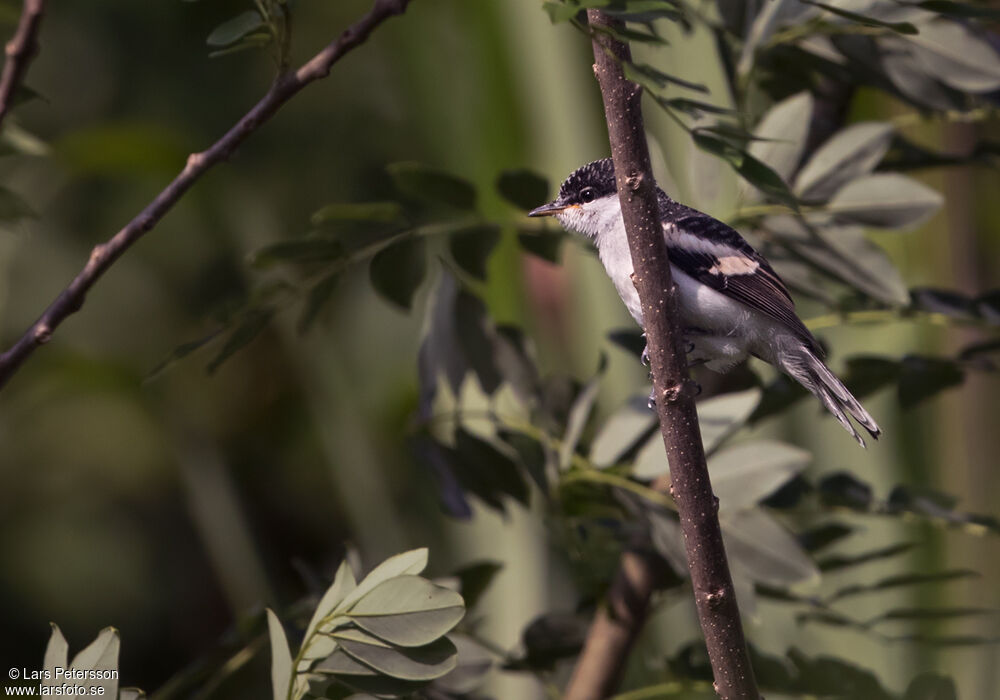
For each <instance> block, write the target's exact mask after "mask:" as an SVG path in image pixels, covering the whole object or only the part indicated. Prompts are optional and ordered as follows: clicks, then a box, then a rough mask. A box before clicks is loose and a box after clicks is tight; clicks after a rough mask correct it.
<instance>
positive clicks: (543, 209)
mask: <svg viewBox="0 0 1000 700" xmlns="http://www.w3.org/2000/svg"><path fill="white" fill-rule="evenodd" d="M528 216H554V217H556V218H557V219H558V220H559V223H560V224H562V225H563V228H565V229H567V230H569V231H575V232H576V233H581V234H583V235H585V236H587V237H589V238H594V237H595V236H596V235H597V233H598V231H601V230H603V229H604V228H605V227H608V226H612V225H614V223H615V220H616V219H617V218H620V217H621V205H620V204H619V202H618V189H617V187H616V186H615V166H614V164H613V163H612V162H611V159H610V158H604V159H603V160H595V161H594V162H593V163H587V164H586V165H584V166H583V167H580V168H577V169H576V170H575V171H574V172H573V173H572V174H571V175H570V176H569V177H568V178H566V181H565V182H563V184H562V186H561V187H560V188H559V196H558V197H556V198H555V199H554V200H553V201H551V202H549V203H548V204H543V205H542V206H540V207H538V208H537V209H533V210H531V211H530V212H528Z"/></svg>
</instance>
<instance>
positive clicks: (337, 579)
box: [304, 559, 358, 640]
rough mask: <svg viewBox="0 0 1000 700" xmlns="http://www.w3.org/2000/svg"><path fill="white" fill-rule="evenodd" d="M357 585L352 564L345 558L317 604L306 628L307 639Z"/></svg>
mask: <svg viewBox="0 0 1000 700" xmlns="http://www.w3.org/2000/svg"><path fill="white" fill-rule="evenodd" d="M357 585H358V584H357V582H356V581H355V580H354V572H353V571H351V565H350V564H348V563H347V560H346V559H345V560H344V561H342V562H340V566H339V567H338V568H337V574H336V576H334V578H333V583H332V584H331V585H330V587H329V588H327V589H326V592H325V593H324V594H323V597H322V598H320V601H319V603H318V604H317V605H316V610H315V611H314V612H313V616H312V619H311V620H309V626H308V627H307V628H306V634H305V637H304V639H305V640H308V639H309V638H310V637H312V635H313V632H315V631H316V629H317V628H318V627H319V623H320V622H321V621H322V619H323V618H324V617H326V616H327V615H329V614H330V613H332V612H333V611H334V610H336V609H337V606H338V605H340V604H341V602H343V600H344V598H346V597H347V596H348V594H349V593H350V592H351V591H353V590H354V588H355V586H357Z"/></svg>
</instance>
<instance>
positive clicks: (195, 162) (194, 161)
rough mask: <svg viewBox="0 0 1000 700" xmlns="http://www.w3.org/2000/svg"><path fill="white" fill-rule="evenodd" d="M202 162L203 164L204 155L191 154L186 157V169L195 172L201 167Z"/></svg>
mask: <svg viewBox="0 0 1000 700" xmlns="http://www.w3.org/2000/svg"><path fill="white" fill-rule="evenodd" d="M204 162H205V154H204V153H192V154H191V155H189V156H188V159H187V169H188V170H197V169H198V168H200V167H201V166H202V164H203V163H204Z"/></svg>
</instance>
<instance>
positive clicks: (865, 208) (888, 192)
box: [827, 173, 943, 228]
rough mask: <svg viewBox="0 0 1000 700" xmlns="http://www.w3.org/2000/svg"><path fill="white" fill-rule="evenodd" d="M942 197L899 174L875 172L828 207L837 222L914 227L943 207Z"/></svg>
mask: <svg viewBox="0 0 1000 700" xmlns="http://www.w3.org/2000/svg"><path fill="white" fill-rule="evenodd" d="M942 201H943V200H942V197H941V195H940V194H939V193H938V192H935V191H934V190H932V189H931V188H930V187H927V186H926V185H924V184H922V183H920V182H917V181H916V180H914V179H913V178H909V177H906V176H905V175H900V174H898V173H875V174H873V175H867V176H865V177H861V178H858V179H856V180H853V181H851V182H849V183H848V184H847V185H845V186H844V187H842V188H841V189H840V190H839V191H838V192H837V194H835V195H834V196H833V199H831V200H830V202H829V204H827V211H829V212H830V213H831V214H833V215H834V216H835V217H837V218H838V219H842V220H845V221H850V222H853V223H858V224H863V225H865V226H876V227H879V228H904V227H907V226H914V225H916V224H919V223H920V222H921V221H923V220H924V219H926V218H927V217H929V216H930V215H931V214H933V213H934V212H935V211H936V210H937V209H938V207H940V206H941V203H942Z"/></svg>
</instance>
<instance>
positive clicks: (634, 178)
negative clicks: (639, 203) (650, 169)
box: [625, 172, 643, 192]
mask: <svg viewBox="0 0 1000 700" xmlns="http://www.w3.org/2000/svg"><path fill="white" fill-rule="evenodd" d="M642 180H643V177H642V173H641V172H634V173H631V174H629V176H628V177H626V178H625V184H626V185H628V188H629V189H630V190H632V191H633V192H638V191H639V188H640V187H641V186H642Z"/></svg>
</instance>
